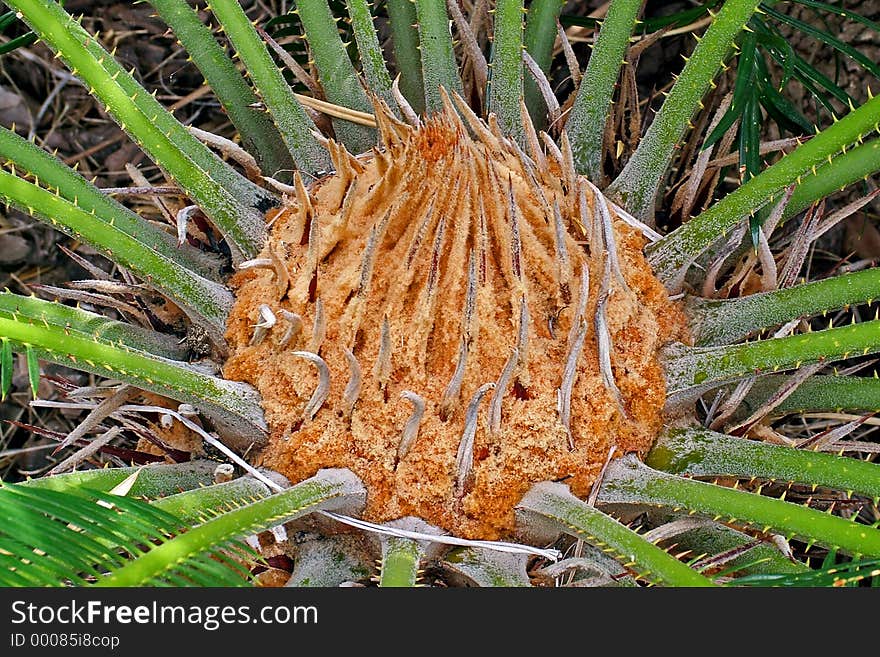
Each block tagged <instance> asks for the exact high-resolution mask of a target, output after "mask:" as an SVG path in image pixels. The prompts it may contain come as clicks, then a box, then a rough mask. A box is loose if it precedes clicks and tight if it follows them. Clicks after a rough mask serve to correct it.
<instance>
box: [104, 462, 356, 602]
mask: <svg viewBox="0 0 880 657" xmlns="http://www.w3.org/2000/svg"><path fill="white" fill-rule="evenodd" d="M364 496H365V492H364V489H363V485H362V484H361V483H360V481H359V480H358V479H357V477H355V476H354V475H353V474H351V473H350V472H349V471H348V470H321V471H319V472H318V474H317V475H315V476H314V477H312V478H311V479H307V480H305V481H303V482H301V483H299V484H297V485H295V486H292V487H291V488H289V489H287V490H286V491H284V492H282V493H278V494H277V495H271V496H269V497H266V498H264V499H261V500H259V501H257V502H254V503H252V504H248V505H247V506H244V507H241V508H239V509H235V510H233V511H229V512H227V513H224V514H222V515H220V516H218V517H216V518H214V519H212V520H209V521H207V522H205V523H204V524H202V525H199V526H198V527H195V528H193V529H191V530H190V531H188V532H186V533H185V534H181V535H179V536H177V537H175V538H173V539H171V540H170V541H168V542H167V543H163V544H162V545H160V546H158V547H155V548H153V549H152V550H150V551H149V552H147V553H146V554H144V555H142V556H140V557H139V558H137V559H135V560H133V561H131V562H129V563H127V564H126V565H124V566H123V567H122V568H119V569H118V570H116V571H114V572H112V573H111V574H110V575H108V576H107V577H104V578H102V579H101V580H99V581H98V586H102V587H107V586H138V585H141V584H144V583H145V582H149V581H151V580H154V579H155V578H158V577H161V576H162V574H163V573H164V572H166V571H168V570H170V569H171V568H172V567H173V566H174V565H176V564H177V563H179V562H180V561H181V560H185V559H187V558H188V557H189V556H190V555H195V554H199V553H201V552H204V551H205V550H210V549H211V548H212V547H214V546H217V545H219V544H222V543H225V542H228V541H231V540H235V539H237V538H240V537H242V536H246V535H248V534H250V533H253V532H254V531H256V530H260V529H264V528H266V527H271V526H273V525H277V524H281V523H283V522H288V521H290V520H294V519H296V518H300V517H302V516H304V515H307V514H309V513H312V512H314V511H317V510H328V509H336V508H339V507H340V506H348V505H351V504H352V503H353V502H357V501H360V503H362V500H363V498H364Z"/></svg>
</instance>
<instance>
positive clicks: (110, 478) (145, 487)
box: [18, 461, 217, 499]
mask: <svg viewBox="0 0 880 657" xmlns="http://www.w3.org/2000/svg"><path fill="white" fill-rule="evenodd" d="M216 467H217V463H216V462H214V461H189V462H188V463H168V464H166V463H158V464H155V465H147V466H137V467H131V468H96V469H94V470H80V471H77V472H66V473H64V474H59V475H53V476H51V477H37V478H35V479H28V480H27V481H23V482H21V483H19V484H18V485H19V486H27V487H29V488H48V489H50V490H56V491H59V492H62V493H74V494H75V493H76V492H77V490H79V489H90V490H99V491H104V492H108V491H110V490H112V489H113V488H115V487H116V486H118V485H119V484H120V483H122V482H123V481H125V480H126V479H127V478H128V477H130V476H131V475H133V474H135V473H137V478H136V479H135V480H134V484H132V486H131V488H130V489H129V490H128V493H126V494H127V495H128V496H129V497H146V498H150V499H153V498H157V497H162V496H164V495H172V494H175V493H179V492H181V491H183V490H189V489H193V488H200V487H201V486H207V485H208V484H210V483H211V482H212V480H213V475H214V469H215V468H216Z"/></svg>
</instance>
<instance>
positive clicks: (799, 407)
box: [730, 374, 880, 423]
mask: <svg viewBox="0 0 880 657" xmlns="http://www.w3.org/2000/svg"><path fill="white" fill-rule="evenodd" d="M787 382H788V377H787V376H785V375H782V374H779V375H774V374H770V375H768V376H762V377H760V378H759V379H758V380H756V381H755V383H754V385H752V388H751V390H749V392H748V394H747V395H746V396H745V398H744V399H743V401H742V403H741V404H740V405H739V407H738V408H737V409H736V411H734V413H733V414H732V415H731V416H730V422H733V423H736V422H738V421H740V420H742V419H745V418H747V417H749V416H750V415H751V414H752V413H754V412H755V411H756V410H757V409H759V408H761V407H763V406H764V404H765V403H766V402H767V400H769V399H770V398H771V397H772V396H773V395H775V394H776V392H777V391H778V390H779V389H780V388H781V387H782V386H783V385H785V384H786V383H787ZM845 410H846V411H869V412H880V379H878V378H877V377H876V375H875V376H870V377H869V376H842V375H840V376H838V375H833V374H828V375H816V376H811V377H810V378H809V379H807V380H806V381H804V382H803V383H801V384H800V385H799V386H798V387H797V388H795V389H794V390H793V391H792V392H791V393H790V394H789V395H788V396H787V397H786V398H785V399H783V400H782V401H781V402H780V403H779V404H778V405H776V406H774V408H773V410H772V411H771V412H770V414H769V417H781V416H783V415H788V414H789V413H814V412H818V413H833V412H841V411H845Z"/></svg>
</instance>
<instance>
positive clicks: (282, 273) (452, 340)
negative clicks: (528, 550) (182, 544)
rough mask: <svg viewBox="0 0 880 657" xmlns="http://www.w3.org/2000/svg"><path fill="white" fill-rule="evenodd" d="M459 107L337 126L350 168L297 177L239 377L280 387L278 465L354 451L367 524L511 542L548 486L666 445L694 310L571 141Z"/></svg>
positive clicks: (252, 315)
mask: <svg viewBox="0 0 880 657" xmlns="http://www.w3.org/2000/svg"><path fill="white" fill-rule="evenodd" d="M458 111H460V112H461V115H462V116H464V120H462V119H461V118H460V115H459V113H458ZM458 111H456V109H453V108H452V106H451V105H450V104H448V103H447V107H446V109H445V111H443V112H440V113H438V114H436V115H435V116H433V117H431V118H429V119H427V120H426V121H424V122H423V124H422V125H421V126H419V127H413V126H410V125H406V124H403V123H401V122H399V121H397V120H395V119H393V118H391V117H390V116H388V115H383V113H381V112H380V113H379V114H380V115H379V117H378V120H379V124H380V125H379V129H380V133H381V137H382V146H381V147H379V148H376V149H375V150H374V151H373V152H372V153H370V154H368V155H365V156H360V157H353V156H352V155H350V154H349V153H348V152H346V151H345V149H344V148H342V147H341V146H337V145H336V144H334V143H333V142H330V143H329V145H328V147H329V149H330V152H331V155H332V157H333V164H334V168H335V173H333V174H332V175H328V176H326V177H324V178H322V179H320V180H318V181H317V182H314V183H313V184H311V185H310V186H308V187H307V186H305V185H303V184H302V183H301V182H300V181H299V180H297V185H296V190H295V191H293V190H291V192H290V194H289V198H288V199H287V204H286V206H285V207H284V208H283V210H282V211H280V212H279V211H278V210H275V211H271V212H270V214H269V217H268V220H269V221H270V222H271V230H270V239H269V241H268V244H267V245H266V247H265V249H264V251H263V253H262V254H261V256H260V258H259V259H258V260H255V261H252V262H250V263H247V266H246V267H245V268H244V269H242V271H241V272H240V273H238V274H237V275H236V278H235V280H234V287H235V288H236V295H237V302H236V305H235V309H234V311H233V313H232V318H231V320H230V322H229V325H228V333H227V338H228V340H229V343H230V352H231V356H230V358H229V360H228V361H227V364H226V366H225V371H224V374H225V375H226V377H227V378H232V379H239V380H244V381H248V382H249V383H251V384H252V385H254V386H255V387H256V388H257V389H258V390H259V392H260V394H261V395H262V398H263V407H264V409H265V413H266V419H267V421H268V423H269V427H270V432H271V435H270V442H269V445H268V447H267V448H265V450H264V451H263V452H262V454H261V455H260V457H259V458H260V462H261V463H262V464H263V465H265V466H267V467H270V468H272V469H274V470H277V471H279V472H281V473H283V474H284V475H286V476H287V477H288V478H290V479H291V480H292V481H299V480H302V479H305V478H307V477H310V476H311V475H313V474H315V472H316V471H317V470H318V469H320V468H329V467H345V468H350V469H351V470H352V471H354V472H355V473H356V474H357V475H358V476H359V477H360V478H361V479H362V480H363V481H364V483H365V485H366V487H367V491H368V496H367V508H366V511H365V514H364V515H365V517H366V518H368V519H370V520H374V521H386V520H392V519H396V518H400V517H404V516H417V517H420V518H422V519H423V520H426V521H427V522H430V523H432V524H435V525H437V526H439V527H441V528H443V529H445V530H447V531H450V532H452V533H454V534H456V535H459V536H465V537H471V538H486V539H493V538H498V537H501V536H504V535H505V534H508V533H509V532H510V531H511V529H512V528H513V524H514V512H513V509H514V507H515V505H516V503H517V502H518V501H519V499H520V498H521V497H522V495H523V494H524V493H525V492H526V491H527V490H528V489H529V487H530V486H531V485H532V484H533V483H536V482H539V481H547V480H553V481H563V482H565V483H567V484H568V485H569V486H570V487H571V490H572V492H574V493H575V494H576V495H580V496H585V495H588V494H589V492H590V489H591V486H592V484H593V483H594V482H595V481H596V479H597V477H598V476H599V473H600V471H601V470H602V467H603V465H604V464H605V463H606V462H607V460H608V459H609V458H610V457H612V456H620V455H622V454H624V453H628V452H636V453H640V454H641V453H644V452H645V451H646V450H647V449H649V448H650V446H651V444H652V443H653V441H654V438H655V436H656V434H657V431H658V430H659V428H660V425H661V421H662V417H661V414H662V409H663V405H664V401H665V387H664V379H663V372H662V369H661V366H660V363H659V361H658V351H659V349H660V348H661V347H662V345H663V344H664V343H665V342H668V341H669V340H671V339H673V338H676V337H679V336H680V334H681V331H682V325H683V322H682V318H681V315H680V313H679V312H678V310H677V308H676V307H674V306H673V305H672V304H671V303H670V302H669V300H668V298H667V295H666V292H665V290H664V289H663V287H662V286H661V284H660V283H659V282H658V281H657V280H656V279H655V278H654V276H653V274H652V273H651V271H650V268H649V266H648V264H647V263H646V261H645V259H644V257H643V256H642V251H641V250H642V247H643V246H644V238H643V236H642V235H641V233H640V232H639V231H638V230H636V229H635V228H632V227H631V226H630V225H629V224H627V223H626V222H625V221H624V220H623V219H624V218H625V217H622V213H620V212H619V211H617V210H616V208H615V206H614V205H613V204H611V203H609V202H608V201H606V199H605V198H604V197H603V196H602V194H601V193H600V192H599V191H598V190H597V189H596V188H595V187H593V185H592V184H591V183H590V182H589V181H588V180H586V179H585V178H583V177H580V176H577V175H576V174H575V172H574V168H573V166H572V164H571V158H570V156H569V153H570V151H569V150H568V148H567V144H566V142H565V140H564V138H563V141H562V147H561V148H560V149H557V148H556V147H555V146H552V142H549V140H546V141H547V144H546V148H547V150H546V151H545V150H543V148H542V146H539V144H540V143H541V142H540V141H539V140H538V139H537V138H536V137H535V136H534V134H533V133H531V132H530V131H527V135H526V143H527V146H526V149H525V150H527V151H528V152H529V154H528V155H526V154H525V153H524V152H523V150H522V149H521V148H520V147H519V146H518V145H517V144H515V143H513V142H512V141H510V140H508V139H506V138H504V137H503V136H502V135H501V133H500V131H499V130H498V129H497V126H495V125H494V123H493V122H492V121H490V123H489V125H486V124H485V123H483V122H482V121H481V120H480V119H478V118H477V117H476V116H474V115H473V114H470V113H469V112H468V110H467V109H466V108H465V107H463V106H461V107H459V108H458Z"/></svg>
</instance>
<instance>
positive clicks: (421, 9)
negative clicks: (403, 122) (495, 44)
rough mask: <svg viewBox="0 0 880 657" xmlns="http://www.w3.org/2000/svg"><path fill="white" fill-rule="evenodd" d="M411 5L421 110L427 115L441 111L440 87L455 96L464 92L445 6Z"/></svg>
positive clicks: (420, 0)
mask: <svg viewBox="0 0 880 657" xmlns="http://www.w3.org/2000/svg"><path fill="white" fill-rule="evenodd" d="M415 5H416V18H417V20H418V26H419V53H420V55H421V62H422V80H423V83H424V93H425V109H426V111H427V112H428V113H434V112H439V111H440V110H442V109H443V99H442V98H441V96H440V87H443V88H444V89H446V91H448V92H450V93H451V92H453V91H454V92H455V93H457V94H459V95H462V94H463V93H464V92H463V89H462V85H461V78H460V77H459V75H458V64H457V63H456V61H455V51H454V50H453V48H452V34H451V33H450V31H449V14H448V13H447V12H446V3H445V2H441V1H439V0H415Z"/></svg>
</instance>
